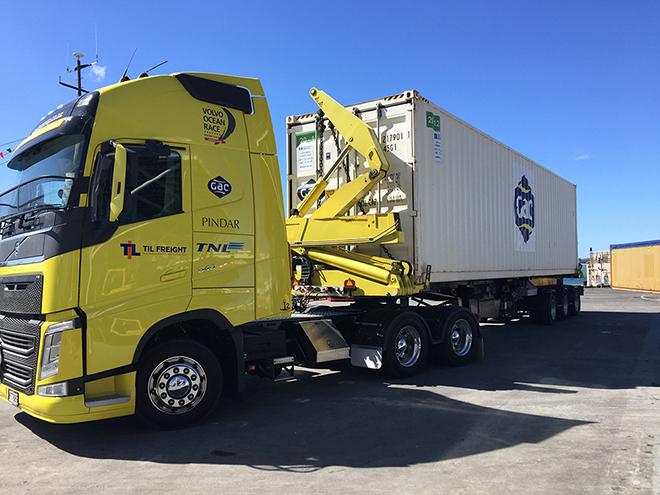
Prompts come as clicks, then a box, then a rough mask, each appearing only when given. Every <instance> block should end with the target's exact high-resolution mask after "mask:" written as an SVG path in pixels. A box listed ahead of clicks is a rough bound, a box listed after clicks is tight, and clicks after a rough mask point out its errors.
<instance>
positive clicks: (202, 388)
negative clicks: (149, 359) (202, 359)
mask: <svg viewBox="0 0 660 495" xmlns="http://www.w3.org/2000/svg"><path fill="white" fill-rule="evenodd" d="M147 392H148V394H149V399H150V400H151V403H152V404H153V405H154V407H155V408H156V409H158V410H159V411H160V412H163V413H165V414H172V415H177V414H184V413H187V412H189V411H191V410H192V409H194V408H195V407H196V406H197V405H198V404H199V403H200V402H201V400H202V399H203V398H204V395H205V394H206V372H205V371H204V368H202V366H201V365H200V364H199V363H198V362H197V361H195V360H194V359H192V358H190V357H187V356H173V357H170V358H167V359H165V360H163V361H161V362H160V363H159V364H158V366H156V367H155V368H154V370H153V371H152V373H151V375H150V376H149V382H148V384H147Z"/></svg>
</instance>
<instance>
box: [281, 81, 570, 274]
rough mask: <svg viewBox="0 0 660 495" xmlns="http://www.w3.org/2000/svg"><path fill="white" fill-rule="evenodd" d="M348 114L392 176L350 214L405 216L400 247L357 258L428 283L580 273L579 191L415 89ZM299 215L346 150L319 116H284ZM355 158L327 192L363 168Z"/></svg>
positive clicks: (292, 202) (292, 203) (291, 195)
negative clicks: (410, 270)
mask: <svg viewBox="0 0 660 495" xmlns="http://www.w3.org/2000/svg"><path fill="white" fill-rule="evenodd" d="M347 108H350V109H352V111H353V112H354V113H355V114H356V115H358V116H359V117H360V118H361V119H362V120H363V121H364V122H366V123H368V124H369V125H370V126H371V127H372V128H373V130H374V132H375V133H376V135H377V137H378V139H379V141H380V142H381V143H382V145H383V147H384V148H385V151H386V154H387V158H388V160H389V163H390V169H389V172H388V174H387V176H386V177H385V178H384V179H383V181H382V182H381V183H380V184H379V187H378V188H377V189H376V190H374V191H373V192H372V193H370V194H369V195H368V196H367V197H365V198H364V200H363V201H362V202H361V203H359V204H358V205H357V206H356V207H355V208H354V211H352V213H353V214H360V213H366V212H368V213H387V212H396V213H398V214H399V218H400V223H401V227H402V230H403V233H404V237H405V239H404V242H402V243H399V244H392V245H385V246H370V247H362V246H359V247H356V248H355V249H356V251H359V252H366V253H369V254H377V255H380V256H385V257H390V256H391V257H394V258H398V259H405V260H407V261H410V262H412V263H413V264H414V266H415V272H416V273H417V274H418V276H419V277H420V278H421V277H424V276H426V274H427V269H428V267H429V266H430V281H431V283H439V282H451V281H471V280H485V279H502V278H514V277H518V278H521V277H546V276H554V275H557V276H559V275H566V276H570V275H572V274H575V273H576V271H577V264H578V256H577V228H576V198H575V185H574V184H572V183H570V182H569V181H567V180H565V179H563V178H561V177H559V176H558V175H557V174H555V173H553V172H552V171H550V170H548V169H547V168H545V167H542V166H541V165H539V164H537V163H535V162H533V161H532V160H530V159H528V158H526V157H525V156H523V155H521V154H520V153H517V152H516V151H514V150H512V149H511V148H510V147H508V146H506V145H504V144H502V143H501V142H499V141H497V140H495V139H493V138H492V137H490V136H488V135H486V134H485V133H483V132H482V131H480V130H478V129H476V128H475V127H473V126H471V125H469V124H467V123H466V122H464V121H462V120H460V119H459V118H457V117H455V116H454V115H452V114H450V113H449V112H447V111H445V110H443V109H442V108H440V107H438V106H437V105H435V104H433V103H431V102H430V101H429V100H427V99H426V98H424V97H422V96H421V95H420V94H419V93H418V92H417V91H414V90H411V91H405V92H403V93H400V94H397V95H394V96H389V97H386V98H381V99H377V100H372V101H368V102H364V103H360V104H355V105H349V106H347ZM287 130H288V139H287V160H288V206H289V209H293V208H295V207H296V205H297V204H298V203H299V202H300V201H301V200H302V198H303V197H304V196H305V194H306V193H307V192H308V191H309V190H310V189H311V187H312V186H313V185H314V184H315V182H316V180H317V179H318V177H320V176H321V175H322V174H323V173H324V172H325V171H327V170H328V169H329V168H330V167H331V166H332V164H333V163H334V161H335V160H336V158H337V156H338V152H339V150H340V149H341V148H342V147H343V146H344V143H343V140H342V138H341V136H340V135H339V134H338V133H336V132H335V131H334V130H333V129H332V127H331V126H327V125H325V122H324V120H323V119H322V118H319V115H318V114H308V115H298V116H290V117H288V118H287ZM365 167H366V164H365V161H364V160H363V159H361V157H359V156H358V155H357V154H356V153H353V154H351V155H349V157H348V158H347V159H346V160H345V163H344V164H343V165H342V167H340V168H342V170H341V172H340V173H339V174H338V176H337V177H334V178H333V182H332V183H331V185H330V187H328V188H327V194H328V195H331V194H332V193H333V191H334V190H336V189H337V188H338V187H340V186H341V185H342V184H344V183H345V181H346V177H347V176H348V177H350V178H351V179H352V178H354V177H356V175H357V174H359V173H362V172H364V171H365V170H366V168H365Z"/></svg>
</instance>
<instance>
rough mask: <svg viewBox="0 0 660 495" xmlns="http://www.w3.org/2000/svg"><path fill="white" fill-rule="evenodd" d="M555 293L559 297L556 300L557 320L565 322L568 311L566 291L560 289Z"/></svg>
mask: <svg viewBox="0 0 660 495" xmlns="http://www.w3.org/2000/svg"><path fill="white" fill-rule="evenodd" d="M557 293H558V296H559V297H558V298H557V319H558V320H565V319H566V318H568V311H569V309H570V305H569V297H568V289H566V288H561V289H560V290H558V291H557Z"/></svg>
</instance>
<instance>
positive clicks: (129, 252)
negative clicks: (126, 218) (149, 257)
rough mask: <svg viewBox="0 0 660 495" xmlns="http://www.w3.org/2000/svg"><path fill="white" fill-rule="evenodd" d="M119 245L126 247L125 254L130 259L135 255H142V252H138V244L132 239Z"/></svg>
mask: <svg viewBox="0 0 660 495" xmlns="http://www.w3.org/2000/svg"><path fill="white" fill-rule="evenodd" d="M119 245H120V246H121V247H122V248H124V256H126V257H127V258H128V259H129V260H130V259H132V258H133V256H140V253H138V250H137V246H136V245H135V244H134V243H133V242H132V241H128V242H126V243H124V242H122V243H121V244H119Z"/></svg>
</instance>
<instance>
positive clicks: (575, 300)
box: [568, 289, 582, 316]
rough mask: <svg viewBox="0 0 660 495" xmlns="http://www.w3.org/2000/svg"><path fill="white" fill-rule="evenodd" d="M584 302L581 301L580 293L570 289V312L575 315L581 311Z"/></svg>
mask: <svg viewBox="0 0 660 495" xmlns="http://www.w3.org/2000/svg"><path fill="white" fill-rule="evenodd" d="M581 309H582V303H581V302H580V294H579V293H578V291H576V290H575V289H571V291H570V301H569V303H568V314H569V315H571V316H575V315H577V314H579V313H580V310H581Z"/></svg>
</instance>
